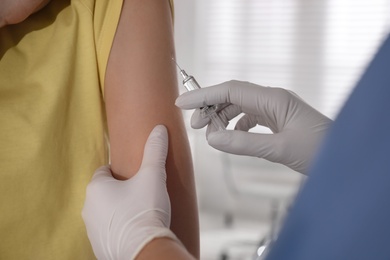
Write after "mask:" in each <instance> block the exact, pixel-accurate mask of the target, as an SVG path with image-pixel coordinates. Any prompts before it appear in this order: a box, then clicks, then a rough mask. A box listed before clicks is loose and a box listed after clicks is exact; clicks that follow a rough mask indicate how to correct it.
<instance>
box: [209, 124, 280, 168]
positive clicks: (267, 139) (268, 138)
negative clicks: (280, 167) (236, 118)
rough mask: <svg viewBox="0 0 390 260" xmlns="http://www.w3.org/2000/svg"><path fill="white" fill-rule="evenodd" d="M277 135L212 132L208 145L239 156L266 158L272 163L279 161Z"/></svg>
mask: <svg viewBox="0 0 390 260" xmlns="http://www.w3.org/2000/svg"><path fill="white" fill-rule="evenodd" d="M276 136H277V134H272V135H271V134H258V133H248V132H245V131H239V130H226V131H216V132H211V133H210V134H209V135H208V139H207V141H208V143H209V145H210V146H212V147H214V148H215V149H217V150H220V151H223V152H226V153H231V154H237V155H247V156H254V157H259V158H264V159H267V160H269V161H272V162H276V161H277V159H278V151H277V150H276V149H275V148H276V147H278V146H277V145H276V143H275V142H276V139H277V137H276Z"/></svg>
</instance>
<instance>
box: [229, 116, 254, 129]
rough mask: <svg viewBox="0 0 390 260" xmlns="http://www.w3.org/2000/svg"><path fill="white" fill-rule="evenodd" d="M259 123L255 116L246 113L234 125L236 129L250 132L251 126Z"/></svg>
mask: <svg viewBox="0 0 390 260" xmlns="http://www.w3.org/2000/svg"><path fill="white" fill-rule="evenodd" d="M256 125H257V121H256V119H255V117H254V116H251V115H248V114H245V115H243V116H242V117H241V118H240V119H239V120H238V121H237V123H236V125H235V126H234V130H239V131H245V132H248V131H249V130H250V129H251V128H253V127H255V126H256Z"/></svg>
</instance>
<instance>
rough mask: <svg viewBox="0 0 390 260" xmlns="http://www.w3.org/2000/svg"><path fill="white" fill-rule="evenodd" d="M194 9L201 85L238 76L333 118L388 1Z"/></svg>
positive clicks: (372, 45) (295, 1)
mask: <svg viewBox="0 0 390 260" xmlns="http://www.w3.org/2000/svg"><path fill="white" fill-rule="evenodd" d="M193 5H195V11H196V12H195V14H194V18H195V24H194V28H195V32H196V34H195V36H196V37H194V41H193V46H192V47H193V49H194V53H193V55H194V57H193V59H194V60H195V63H194V67H195V69H196V75H197V77H200V80H201V82H202V85H204V86H205V85H212V84H216V83H220V82H222V81H226V80H230V79H239V80H245V81H251V82H254V83H257V84H260V85H265V86H278V87H284V88H288V89H291V90H293V91H295V92H297V93H298V94H299V95H300V96H301V97H302V98H303V99H305V100H306V101H307V102H308V103H310V104H311V105H312V106H314V107H315V108H317V109H318V110H320V111H321V112H322V113H324V114H326V115H328V116H330V117H332V118H334V117H335V116H336V114H337V112H338V111H339V109H340V106H341V105H342V104H343V103H344V101H345V99H346V97H347V96H348V94H349V93H350V91H351V89H352V88H353V86H354V85H355V84H356V81H357V80H358V79H359V77H360V75H361V73H362V72H363V71H364V68H365V66H366V65H367V63H368V62H369V61H370V59H371V57H372V56H373V55H374V53H375V51H376V49H377V48H378V46H379V45H380V43H381V41H382V40H383V39H384V37H385V36H386V35H387V34H388V33H389V28H390V26H389V25H390V23H389V20H390V15H389V14H390V0H371V1H365V0H343V1H340V0H327V1H325V0H322V1H319V0H317V1H312V0H272V1H268V0H212V1H210V0H197V1H196V3H195V4H193ZM193 73H194V74H195V72H193Z"/></svg>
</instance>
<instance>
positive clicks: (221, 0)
mask: <svg viewBox="0 0 390 260" xmlns="http://www.w3.org/2000/svg"><path fill="white" fill-rule="evenodd" d="M389 28H390V0H371V1H363V0H328V1H326V0H317V1H311V0H273V1H268V0H177V1H175V41H176V55H177V58H176V59H177V62H178V63H179V65H180V66H181V67H182V68H184V69H185V70H186V71H187V73H189V74H192V75H194V76H195V77H196V78H197V80H198V82H199V83H200V84H201V86H202V87H207V86H210V85H214V84H218V83H221V82H223V81H227V80H230V79H238V80H244V81H251V82H254V83H257V84H260V85H264V86H275V87H276V86H277V87H284V88H287V89H291V90H293V91H294V92H296V93H297V94H298V95H300V96H301V97H302V98H303V99H305V100H306V101H307V102H308V103H309V104H311V105H312V106H313V107H315V108H316V109H318V110H319V111H321V112H322V113H324V114H325V115H327V116H329V117H331V118H333V119H334V118H336V116H337V113H338V111H339V110H340V109H341V106H342V104H343V102H344V101H345V99H346V98H347V97H348V95H349V93H350V92H351V90H352V89H353V86H354V85H355V84H356V81H357V80H358V79H359V77H360V75H361V73H362V72H363V71H364V69H365V67H366V65H367V63H368V62H369V61H370V59H371V58H372V56H373V55H374V53H375V51H376V49H377V48H378V46H379V45H380V43H381V42H382V40H384V37H386V35H387V34H388V33H389ZM179 80H180V81H181V79H179ZM181 90H182V91H184V88H182V89H181ZM184 115H185V119H186V125H187V129H188V133H189V138H190V142H191V148H192V153H193V160H194V167H195V174H196V181H197V191H198V199H199V209H200V221H201V259H202V260H214V259H223V258H222V256H223V254H224V253H226V254H227V255H228V257H229V258H228V259H250V258H249V257H248V256H250V255H251V254H252V253H254V250H255V249H256V246H255V244H256V243H257V242H259V241H260V239H261V238H263V237H264V236H265V234H266V233H267V232H268V230H269V228H270V224H271V220H272V219H273V218H274V217H273V214H274V213H275V212H278V216H283V215H284V213H285V211H286V210H287V208H288V205H289V204H290V203H291V201H292V200H293V197H294V194H295V192H296V190H297V189H298V188H299V185H301V183H302V181H303V177H302V176H300V174H298V173H295V172H293V171H292V170H290V169H288V168H286V167H284V166H280V165H274V164H271V163H269V162H267V161H264V160H261V159H256V158H248V157H242V156H234V155H228V154H223V153H221V152H219V151H217V150H214V149H213V148H211V147H210V146H208V145H207V142H206V140H205V130H204V129H202V130H194V129H191V128H190V126H189V121H190V116H191V112H184ZM229 128H231V126H229ZM255 131H264V129H261V128H258V129H255ZM247 242H250V243H247Z"/></svg>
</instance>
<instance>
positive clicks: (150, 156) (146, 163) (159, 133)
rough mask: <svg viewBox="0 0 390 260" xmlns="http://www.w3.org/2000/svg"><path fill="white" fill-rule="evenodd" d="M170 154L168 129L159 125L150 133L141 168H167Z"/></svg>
mask: <svg viewBox="0 0 390 260" xmlns="http://www.w3.org/2000/svg"><path fill="white" fill-rule="evenodd" d="M167 154H168V131H167V128H166V127H165V126H163V125H157V126H155V127H154V128H153V130H152V132H151V133H150V135H149V137H148V140H147V141H146V144H145V148H144V156H143V159H142V164H141V168H144V167H157V168H159V169H161V168H165V163H166V159H167Z"/></svg>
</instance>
